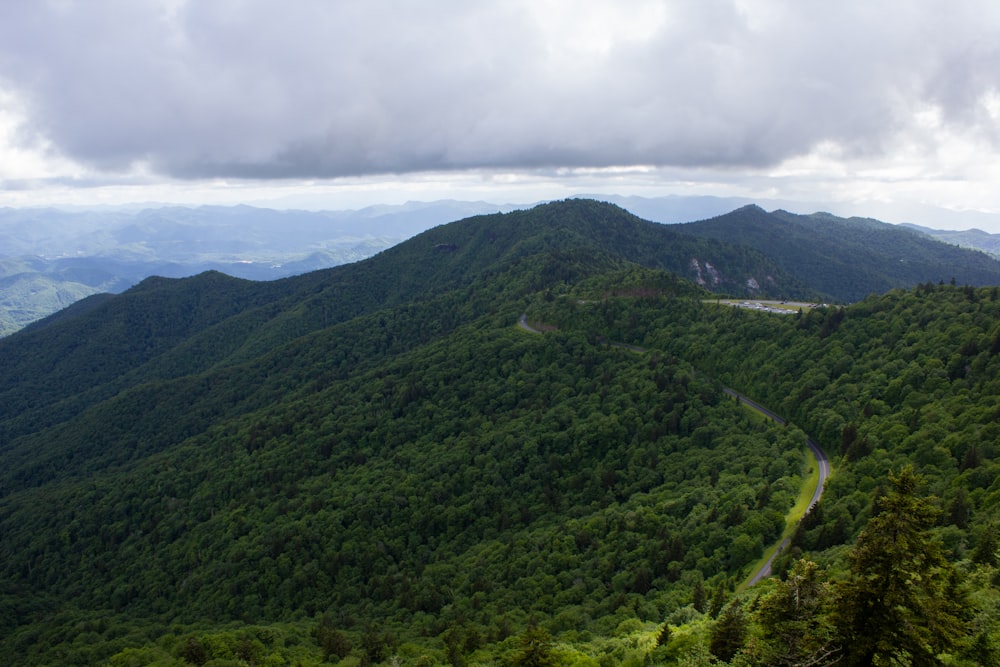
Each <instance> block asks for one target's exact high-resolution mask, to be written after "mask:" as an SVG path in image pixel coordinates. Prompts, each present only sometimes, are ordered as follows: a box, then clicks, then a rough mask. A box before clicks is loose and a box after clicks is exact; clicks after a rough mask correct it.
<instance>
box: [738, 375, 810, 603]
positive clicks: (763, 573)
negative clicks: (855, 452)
mask: <svg viewBox="0 0 1000 667" xmlns="http://www.w3.org/2000/svg"><path fill="white" fill-rule="evenodd" d="M722 391H724V392H725V393H727V394H729V395H730V396H733V397H734V398H736V400H737V401H739V402H740V403H743V404H744V405H746V406H747V407H749V408H750V409H752V410H754V411H755V412H758V413H760V414H762V415H764V416H765V417H767V418H768V419H771V420H772V421H775V422H777V423H779V424H786V423H788V422H787V420H785V419H784V418H783V417H779V416H778V415H776V414H775V413H773V412H771V411H770V410H768V409H767V408H765V407H764V406H763V405H761V404H760V403H757V402H756V401H754V400H753V399H751V398H748V397H747V396H744V395H743V394H741V393H740V392H738V391H736V390H735V389H730V388H729V387H723V388H722ZM806 445H807V446H808V447H809V451H810V453H812V455H813V458H814V459H815V460H816V467H817V468H818V469H819V481H818V482H817V483H816V490H815V491H814V492H813V496H812V499H811V500H810V501H809V507H807V508H806V513H808V512H809V510H811V509H812V508H813V506H814V505H815V504H816V503H818V502H819V499H820V498H821V497H822V496H823V487H824V486H825V485H826V479H827V477H829V476H830V459H828V458H827V457H826V454H825V453H823V450H822V449H820V447H819V445H818V444H816V441H815V440H813V439H812V438H810V437H808V436H806ZM788 542H789V540H788V538H787V537H786V538H785V539H783V540H782V541H781V544H779V545H778V548H777V549H775V550H774V553H773V554H771V557H770V558H768V559H767V562H766V563H764V564H763V565H761V566H760V569H758V570H757V571H756V572H754V574H753V576H751V577H750V579H749V580H748V581H747V584H746V585H747V586H753V585H754V584H756V583H757V582H759V581H760V580H761V579H764V578H765V577H769V576H771V565H772V564H773V563H774V559H775V558H776V557H777V556H778V554H780V553H781V552H782V551H784V550H785V548H786V547H788Z"/></svg>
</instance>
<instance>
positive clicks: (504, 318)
mask: <svg viewBox="0 0 1000 667" xmlns="http://www.w3.org/2000/svg"><path fill="white" fill-rule="evenodd" d="M713 252H715V253H717V254H713ZM692 257H696V258H698V261H699V266H700V267H701V268H702V270H703V271H704V266H705V263H706V262H707V263H710V264H712V266H716V267H718V271H719V273H720V275H723V276H738V277H737V278H734V279H733V280H734V284H736V283H740V282H745V281H746V279H747V278H746V277H747V276H757V275H772V277H774V278H775V282H776V283H777V284H779V285H780V284H782V283H781V281H782V280H784V277H783V274H782V273H780V272H778V271H775V273H774V274H770V273H762V272H766V271H770V268H771V266H770V265H769V264H768V263H767V260H766V259H764V258H762V255H761V254H760V253H757V252H754V251H748V250H746V249H740V248H735V247H733V246H729V245H727V244H724V243H721V242H712V243H708V242H705V241H703V240H701V239H693V238H692V237H690V236H687V235H685V234H682V233H678V232H677V231H676V230H674V229H672V228H668V227H662V226H658V225H653V224H651V223H646V222H643V221H641V220H638V219H637V218H635V217H634V216H631V215H629V214H627V213H626V212H624V211H622V210H621V209H618V208H617V207H612V206H608V205H602V204H598V203H595V202H579V201H570V202H560V203H558V204H552V205H547V206H543V207H539V208H537V209H534V210H532V211H526V212H517V213H511V214H505V215H496V216H493V215H490V216H482V217H478V218H473V219H469V220H465V221H461V222H459V223H453V224H449V225H445V226H442V227H439V228H435V229H432V230H428V231H427V232H425V233H424V234H421V235H419V236H417V237H415V238H414V239H411V240H410V241H408V242H406V243H404V244H401V245H400V246H397V247H395V248H392V249H390V250H387V251H385V252H383V253H381V254H379V255H377V256H375V257H373V258H370V259H369V260H366V261H364V262H361V263H358V264H355V265H351V266H344V267H338V268H335V269H330V270H326V271H321V272H316V273H312V274H307V275H304V276H299V277H295V278H288V279H285V280H280V281H275V282H269V283H254V282H250V281H245V280H239V279H235V278H230V277H227V276H224V275H221V274H218V273H207V274H202V275H199V276H196V277H193V278H190V279H183V280H171V279H161V278H156V279H149V280H147V281H144V282H143V283H142V284H140V285H138V286H136V287H135V288H133V289H131V290H129V291H127V292H126V293H124V294H122V295H118V296H113V297H105V298H103V299H97V298H92V299H91V300H90V301H89V302H86V303H84V304H82V305H81V306H80V307H79V308H75V309H73V311H72V312H64V313H61V314H59V315H58V316H55V317H53V318H50V319H48V320H46V321H43V322H40V323H38V324H37V325H36V326H33V327H31V328H30V330H26V331H23V332H20V333H18V334H15V335H13V336H11V337H9V338H6V339H3V340H0V364H2V365H3V368H2V370H3V372H2V373H0V443H2V444H0V662H6V663H10V664H26V665H32V664H80V665H85V664H105V663H109V662H110V664H164V665H172V666H180V665H184V664H206V663H209V661H210V660H217V661H220V662H217V663H216V664H220V663H221V661H227V660H228V661H230V662H233V661H242V662H243V663H256V664H267V661H270V662H271V663H273V664H297V663H301V664H303V665H319V664H322V663H336V662H337V661H338V660H340V659H341V658H346V660H347V663H346V664H357V663H359V662H361V663H370V664H378V663H384V662H388V661H390V659H391V658H392V656H393V655H395V656H396V657H397V658H398V659H399V661H401V662H403V663H409V664H447V663H451V664H456V663H458V664H461V663H462V662H482V663H508V664H509V663H516V662H517V656H518V651H519V646H521V643H520V642H521V641H522V638H530V637H532V636H534V635H532V633H533V632H535V630H533V628H536V626H538V625H539V624H541V625H543V626H544V628H546V629H547V631H548V632H551V633H553V634H554V635H556V636H558V638H559V641H560V642H561V648H560V651H562V653H560V654H559V655H560V656H561V659H562V660H563V661H564V662H566V663H573V662H577V663H579V664H595V663H596V664H601V662H604V663H607V664H625V663H632V664H644V663H646V662H650V661H652V660H653V657H652V655H653V651H654V648H653V647H654V646H655V642H656V640H657V637H662V636H663V634H664V633H662V628H663V626H664V622H666V623H668V624H669V625H670V626H671V627H673V628H675V629H677V630H678V632H680V631H681V630H682V629H683V632H684V634H683V635H682V636H683V639H681V640H678V641H677V642H673V643H671V642H669V641H668V642H667V644H669V645H666V646H664V647H660V648H663V649H664V650H665V651H666V650H669V651H674V652H675V655H676V657H677V659H678V660H680V659H681V658H683V659H685V660H693V658H694V656H696V655H698V654H699V653H698V651H699V649H698V647H701V646H705V645H706V643H707V637H708V634H709V633H710V632H711V628H712V627H714V626H713V621H712V620H711V619H712V617H713V614H718V613H719V612H720V611H721V610H722V609H723V608H724V607H725V606H726V601H727V600H728V599H732V600H733V605H737V604H739V597H738V595H736V593H735V591H734V588H735V586H736V584H737V583H738V582H740V581H742V579H743V577H744V576H745V575H746V572H747V571H748V569H749V566H750V564H751V563H753V562H754V561H755V560H757V559H758V558H759V557H760V556H761V554H762V553H763V550H764V548H765V546H766V545H768V544H769V543H771V542H773V541H775V540H776V539H777V537H778V536H779V535H780V534H781V533H782V531H783V530H784V528H785V520H786V518H785V517H786V513H787V512H789V510H790V508H791V506H792V505H793V503H794V501H795V498H796V496H797V495H798V490H799V487H800V485H801V484H802V481H803V479H804V477H805V476H806V475H808V474H809V469H808V467H807V465H806V462H807V461H808V460H810V459H808V457H807V454H806V448H805V440H806V438H805V434H804V433H803V432H802V431H800V430H799V429H798V428H796V427H795V426H794V425H790V426H788V427H780V426H778V425H776V424H771V423H767V422H762V421H760V420H758V419H757V418H755V417H754V416H752V415H750V414H749V413H747V412H746V411H744V409H743V408H742V406H740V405H739V404H738V403H737V402H735V401H733V400H731V399H730V398H728V397H727V396H726V395H725V394H724V393H723V391H722V387H721V385H720V384H718V383H717V382H714V381H712V380H711V379H710V378H709V377H708V376H706V375H704V374H702V373H701V372H695V370H694V367H693V366H692V363H693V364H695V365H696V367H697V368H698V369H699V371H710V372H712V373H713V374H715V375H716V376H718V377H722V378H725V380H726V382H727V384H729V385H730V386H734V387H737V388H740V389H744V390H748V391H747V393H748V394H754V395H756V396H759V397H762V398H764V399H765V403H767V404H769V405H770V406H771V407H776V408H778V409H779V410H780V411H782V412H784V413H785V414H786V415H788V416H793V417H795V418H796V419H797V420H801V422H802V423H807V424H808V425H809V430H810V433H811V434H812V435H815V437H817V438H819V439H820V442H821V443H822V444H823V445H824V447H826V448H827V449H828V451H829V452H830V453H832V454H835V453H836V452H838V451H839V452H842V453H843V457H841V458H840V459H838V460H837V461H836V464H837V468H838V473H837V475H839V477H838V476H835V477H834V478H833V480H832V481H831V488H830V489H828V494H827V495H824V500H823V502H822V503H821V506H820V507H821V509H820V510H819V511H818V512H817V514H815V515H811V518H810V519H809V522H810V523H809V525H808V526H807V528H806V529H804V530H803V531H802V533H801V534H800V535H799V536H797V538H796V548H799V549H803V548H808V549H815V550H816V552H817V554H818V555H817V558H819V559H821V560H822V561H823V562H824V564H826V565H828V566H829V567H830V568H831V570H832V571H833V572H834V574H837V573H838V572H842V568H843V567H844V565H843V562H844V561H843V553H844V550H845V548H846V547H845V543H847V542H849V541H850V540H851V539H852V537H853V535H855V534H856V533H857V531H858V530H859V529H860V528H861V527H862V525H863V523H864V521H865V520H866V518H867V517H868V516H869V515H870V512H871V507H872V504H871V503H872V499H873V498H877V497H878V488H877V487H878V484H879V482H878V480H879V479H881V478H882V476H883V475H885V473H886V472H887V471H888V470H892V469H896V468H898V466H899V465H901V464H902V463H905V462H907V461H909V462H916V463H918V464H920V465H921V466H922V470H924V471H925V472H926V473H927V475H928V477H929V478H930V483H931V485H932V490H933V491H934V492H935V493H937V494H939V495H941V496H942V497H943V498H945V500H946V502H947V503H949V507H948V509H949V512H948V516H947V519H946V521H947V522H948V523H942V524H941V526H939V528H940V532H941V535H942V536H943V537H944V538H947V540H948V544H949V549H951V551H950V552H949V554H950V555H949V557H950V558H952V559H953V560H956V561H958V560H961V559H963V558H965V559H966V560H968V559H967V556H968V555H969V554H968V550H969V547H968V545H969V544H972V543H974V541H976V540H979V539H980V537H979V535H980V533H979V532H978V531H980V530H985V529H986V528H988V518H989V517H990V516H991V514H992V512H993V510H994V509H995V506H996V498H995V496H996V493H995V492H994V491H991V490H990V489H991V488H992V487H991V485H992V481H993V479H994V477H995V473H996V470H997V468H996V466H995V465H994V463H993V459H994V458H995V457H996V451H995V449H996V448H995V439H996V438H995V436H996V428H995V426H996V424H995V423H994V422H995V421H996V415H995V412H996V405H997V400H1000V397H998V394H1000V387H998V385H997V382H996V380H995V378H996V377H997V376H998V375H997V364H998V363H1000V333H998V332H997V322H998V321H1000V320H998V317H1000V310H998V307H1000V306H998V304H1000V301H998V297H997V290H996V289H993V290H987V289H979V290H976V289H973V288H971V287H970V288H960V287H951V286H948V285H945V286H942V287H937V286H936V285H921V286H920V287H919V288H918V289H916V290H913V291H911V292H903V291H897V292H892V293H890V294H888V295H885V296H884V297H880V298H877V299H876V298H871V299H868V300H865V301H863V302H861V303H858V304H855V305H853V306H851V307H849V308H846V309H832V308H816V309H813V310H808V311H806V312H802V313H800V314H798V315H795V314H790V315H787V316H773V315H767V314H760V313H748V312H745V311H742V310H737V309H730V308H728V307H724V306H721V305H717V304H716V303H715V300H714V299H707V298H706V297H707V296H708V292H706V291H704V290H703V289H701V288H699V287H697V286H695V285H693V284H692V283H690V282H688V281H685V280H683V279H682V278H679V277H677V276H676V275H674V274H672V273H669V272H667V271H664V270H662V269H659V268H650V267H648V266H643V265H642V263H648V264H652V265H654V266H663V265H667V264H670V265H678V266H680V267H682V269H683V268H684V267H690V266H691V265H690V260H691V258H692ZM688 270H690V271H692V272H693V268H689V269H688ZM524 312H527V313H528V314H529V318H530V319H531V320H532V321H533V322H536V323H537V324H538V326H539V327H541V328H544V329H545V330H546V331H547V332H548V333H546V334H545V335H542V336H539V335H533V334H529V333H526V332H523V331H521V330H519V329H518V328H517V327H516V325H515V322H516V321H517V320H518V318H519V316H520V315H521V313H524ZM546 325H547V326H546ZM609 341H622V342H628V343H633V344H636V345H641V346H642V347H645V348H648V350H649V351H647V352H638V351H635V350H634V349H626V348H624V347H619V346H616V345H614V344H609ZM991 420H992V421H991ZM849 426H850V427H851V428H849ZM852 428H853V431H852ZM852 434H853V435H852ZM963 493H964V494H965V495H964V496H963ZM950 504H954V505H955V508H956V509H955V510H954V511H951V505H950ZM819 512H823V513H824V514H823V515H822V516H821V515H820V513H819ZM824 517H825V518H824ZM963 517H964V518H963ZM956 522H958V523H956ZM960 524H961V525H960ZM780 563H783V565H780V566H779V571H780V570H781V567H787V566H788V565H789V562H788V559H787V558H786V559H784V560H783V561H780V562H779V564H780ZM971 567H972V566H970V568H971ZM837 568H841V570H837ZM975 574H976V576H977V577H980V579H979V580H978V581H981V582H983V585H982V586H981V587H980V588H981V590H982V591H983V595H992V594H994V593H996V594H997V595H998V596H1000V592H997V591H995V589H994V588H993V587H992V585H991V584H990V583H989V582H991V581H993V580H994V579H993V574H992V573H991V572H990V571H988V570H983V571H976V572H975ZM997 580H1000V579H997ZM767 585H768V584H765V586H767ZM998 599H1000V597H998ZM977 604H979V606H977V607H976V610H975V613H976V614H979V620H978V621H977V623H978V624H979V625H978V627H980V628H984V630H983V632H987V633H992V635H991V636H993V635H997V633H998V632H1000V623H998V620H1000V619H997V618H994V617H995V616H996V614H995V613H994V612H992V611H991V609H994V608H995V607H990V606H989V605H988V600H986V601H985V602H982V603H977ZM752 608H753V607H752V606H751V605H750V603H747V609H748V613H750V612H749V610H752ZM755 632H756V631H755ZM970 632H971V631H970ZM666 634H669V633H666ZM519 635H520V637H519ZM668 639H669V638H668ZM970 639H971V635H970ZM988 639H989V637H988ZM665 641H666V640H665ZM990 641H992V639H990ZM661 657H662V656H661ZM656 659H657V660H660V658H656ZM959 664H961V663H959Z"/></svg>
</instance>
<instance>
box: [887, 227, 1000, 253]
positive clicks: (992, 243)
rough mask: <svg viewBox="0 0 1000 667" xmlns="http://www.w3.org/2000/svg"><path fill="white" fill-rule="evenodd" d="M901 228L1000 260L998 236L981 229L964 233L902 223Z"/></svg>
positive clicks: (999, 239) (999, 235) (999, 240)
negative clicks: (978, 251) (979, 251)
mask: <svg viewBox="0 0 1000 667" xmlns="http://www.w3.org/2000/svg"><path fill="white" fill-rule="evenodd" d="M902 226H903V227H908V228H910V229H914V230H916V231H918V232H921V233H923V234H927V235H928V236H931V237H933V238H936V239H937V240H938V241H944V242H945V243H950V244H952V245H957V246H961V247H963V248H971V249H973V250H981V251H982V252H985V253H986V254H988V255H990V256H992V257H993V258H994V259H1000V234H990V233H988V232H984V231H983V230H981V229H967V230H965V231H954V230H947V229H931V228H929V227H921V226H920V225H914V224H910V223H904V224H903V225H902Z"/></svg>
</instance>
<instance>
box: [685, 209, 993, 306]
mask: <svg viewBox="0 0 1000 667" xmlns="http://www.w3.org/2000/svg"><path fill="white" fill-rule="evenodd" d="M680 227H681V229H682V230H683V231H684V232H685V233H688V234H691V235H694V236H697V237H699V238H707V239H721V240H726V241H730V242H738V243H741V244H744V245H747V246H749V247H751V248H754V249H756V250H758V251H760V252H762V253H764V254H765V255H767V256H768V257H770V258H771V259H772V260H774V261H775V262H776V263H777V264H778V265H779V266H781V267H782V268H783V269H785V270H786V271H787V272H788V273H789V274H790V275H792V276H794V277H795V278H796V279H798V280H799V281H800V282H802V283H804V284H807V285H809V286H810V287H811V288H813V289H815V290H817V291H819V292H822V293H824V294H827V295H830V297H831V298H832V299H833V300H834V301H836V302H839V303H852V302H854V301H859V300H861V299H863V298H865V297H866V296H868V295H869V294H881V293H883V292H886V291H888V290H890V289H894V288H897V287H913V286H914V285H917V284H920V283H927V282H933V283H938V282H942V281H943V282H957V283H958V284H960V285H995V284H997V283H1000V262H997V261H996V259H995V258H993V257H990V256H988V255H986V254H985V253H982V252H977V251H974V250H970V249H967V248H959V247H957V246H954V245H950V244H946V243H943V242H940V241H937V240H935V239H932V238H930V237H928V236H927V235H925V234H920V233H917V232H915V231H914V230H912V229H909V228H907V227H902V226H898V225H890V224H888V223H884V222H879V221H877V220H871V219H867V218H838V217H836V216H833V215H830V214H828V213H814V214H812V215H797V214H794V213H788V212H787V211H774V212H772V213H768V212H767V211H764V210H763V209H761V208H759V207H757V206H753V205H751V206H745V207H743V208H741V209H738V210H736V211H733V212H732V213H728V214H726V215H721V216H718V217H715V218H711V219H709V220H703V221H700V222H693V223H687V224H683V225H680Z"/></svg>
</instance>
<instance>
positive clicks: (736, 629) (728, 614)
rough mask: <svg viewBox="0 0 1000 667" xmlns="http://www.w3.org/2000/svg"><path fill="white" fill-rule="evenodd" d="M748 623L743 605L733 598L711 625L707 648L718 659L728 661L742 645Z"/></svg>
mask: <svg viewBox="0 0 1000 667" xmlns="http://www.w3.org/2000/svg"><path fill="white" fill-rule="evenodd" d="M748 625H749V623H748V621H747V617H746V613H745V612H744V611H743V606H742V605H741V604H740V602H739V600H733V601H732V602H730V603H729V604H728V605H726V608H725V609H723V610H722V613H721V614H720V615H719V619H718V620H717V621H716V622H715V625H713V626H712V633H711V638H710V639H709V644H708V650H709V651H711V653H712V655H714V656H715V657H716V658H718V659H719V660H722V661H723V662H729V661H730V660H732V659H733V656H735V655H736V653H737V651H739V650H740V649H741V648H742V647H743V642H744V640H745V639H746V636H747V627H748Z"/></svg>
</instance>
